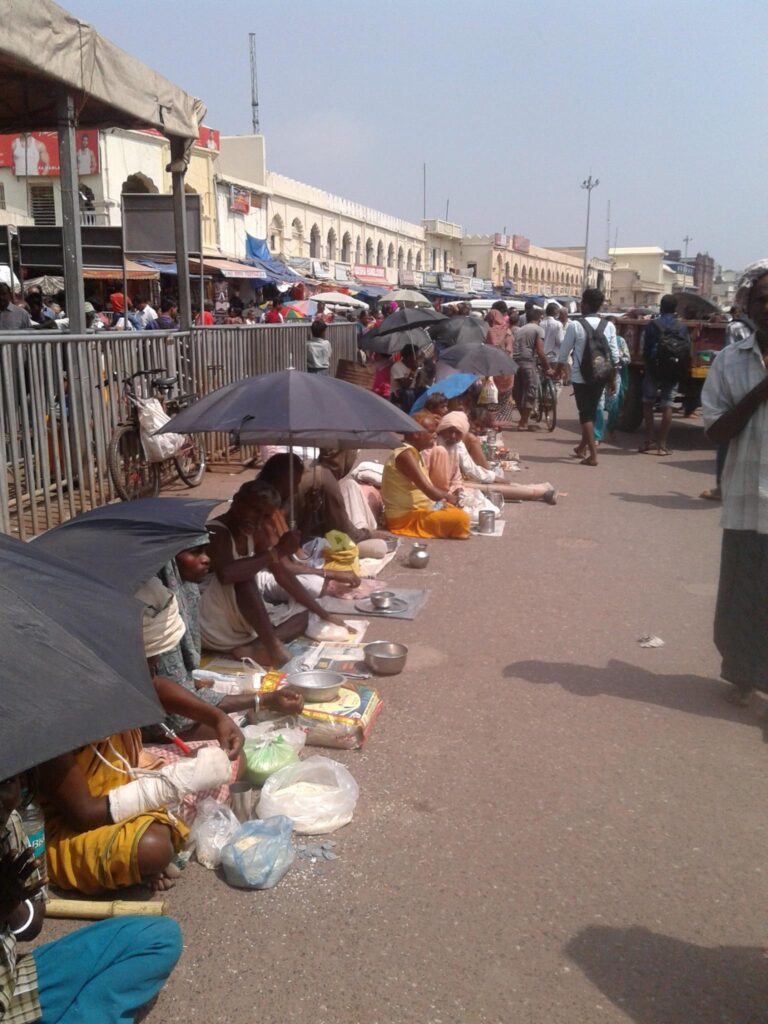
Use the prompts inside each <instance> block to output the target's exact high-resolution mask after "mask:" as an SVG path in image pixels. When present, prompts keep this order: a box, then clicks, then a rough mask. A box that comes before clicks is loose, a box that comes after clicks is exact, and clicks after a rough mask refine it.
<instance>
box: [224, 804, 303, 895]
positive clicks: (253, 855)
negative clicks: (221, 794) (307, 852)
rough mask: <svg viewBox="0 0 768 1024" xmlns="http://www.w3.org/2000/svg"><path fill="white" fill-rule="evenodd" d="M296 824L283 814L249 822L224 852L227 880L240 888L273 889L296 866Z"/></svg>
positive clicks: (232, 839) (238, 831)
mask: <svg viewBox="0 0 768 1024" xmlns="http://www.w3.org/2000/svg"><path fill="white" fill-rule="evenodd" d="M292 833H293V822H292V821H291V819H290V818H286V817H285V815H283V814H278V815H275V816H274V817H272V818H266V819H264V820H263V821H246V822H245V823H244V824H243V825H241V826H240V828H239V829H238V830H237V832H235V834H234V835H233V836H232V838H231V839H230V840H229V842H228V843H227V844H226V846H225V847H224V849H223V850H222V851H221V866H222V868H223V869H224V877H225V878H226V880H227V881H228V882H229V884H230V885H234V886H235V887H236V888H238V889H271V888H272V887H273V886H275V885H277V883H278V882H279V881H280V879H281V878H282V877H283V875H284V874H285V873H286V871H287V870H288V868H289V867H290V866H291V864H293V861H294V858H295V856H296V851H295V850H294V848H293V843H292V842H291V834H292Z"/></svg>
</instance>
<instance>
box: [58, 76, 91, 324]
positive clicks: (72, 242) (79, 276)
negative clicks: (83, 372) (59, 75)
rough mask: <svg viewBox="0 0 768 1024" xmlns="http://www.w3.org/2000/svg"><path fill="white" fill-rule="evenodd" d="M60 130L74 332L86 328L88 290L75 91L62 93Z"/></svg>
mask: <svg viewBox="0 0 768 1024" xmlns="http://www.w3.org/2000/svg"><path fill="white" fill-rule="evenodd" d="M56 107H57V125H56V129H57V134H58V138H59V159H60V164H61V171H60V182H61V223H62V230H61V240H62V245H63V249H64V292H65V295H66V297H67V316H68V317H69V330H70V332H71V333H72V334H83V333H84V332H85V310H84V308H83V307H84V305H85V292H84V290H83V244H82V238H81V236H80V197H79V193H78V189H77V149H76V144H75V101H74V98H73V96H72V94H71V93H68V92H65V93H61V94H60V95H59V97H58V100H57V103H56Z"/></svg>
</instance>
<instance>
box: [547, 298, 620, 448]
mask: <svg viewBox="0 0 768 1024" xmlns="http://www.w3.org/2000/svg"><path fill="white" fill-rule="evenodd" d="M604 302H605V296H604V295H603V293H602V292H601V291H600V289H599V288H587V289H586V291H585V292H584V294H583V295H582V296H581V313H582V319H583V320H584V321H585V322H586V323H588V324H589V325H590V326H591V327H592V328H593V329H594V330H595V331H597V332H599V333H601V334H602V336H603V337H604V338H605V341H606V343H607V345H608V349H609V351H610V356H611V362H612V364H613V366H614V367H617V366H619V364H620V362H621V357H620V356H619V347H618V345H617V343H616V328H615V327H614V325H613V324H612V323H611V322H610V320H606V319H605V318H604V317H601V316H600V309H601V307H602V305H603V303H604ZM586 340H587V335H586V331H585V330H584V327H583V326H582V324H581V323H580V322H579V321H578V320H571V321H570V322H569V324H568V326H567V327H566V329H565V337H564V338H563V341H562V344H561V345H560V354H559V356H558V360H557V370H556V371H555V375H556V377H557V378H558V379H560V378H561V377H562V376H563V374H564V372H565V368H566V365H567V363H568V357H569V356H570V355H571V353H573V369H572V371H571V381H572V383H573V392H574V395H575V397H576V408H577V409H578V410H579V422H580V423H581V441H580V442H579V444H578V445H577V446H576V447H575V448H574V450H573V451H574V455H576V457H577V458H579V459H580V460H581V465H582V466H596V465H597V445H596V443H595V418H596V416H597V409H598V406H599V405H600V399H601V398H602V396H603V391H604V390H605V388H606V387H607V388H608V389H609V390H610V391H613V390H614V389H615V387H616V380H615V374H613V373H612V374H611V375H610V378H609V380H608V383H607V384H606V383H605V382H600V383H598V382H596V381H593V380H585V379H584V378H585V375H584V373H582V361H583V360H584V354H585V346H586ZM585 365H586V364H585Z"/></svg>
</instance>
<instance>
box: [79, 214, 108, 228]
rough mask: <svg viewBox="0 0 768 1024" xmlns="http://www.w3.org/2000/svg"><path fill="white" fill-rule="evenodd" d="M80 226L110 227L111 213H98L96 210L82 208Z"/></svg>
mask: <svg viewBox="0 0 768 1024" xmlns="http://www.w3.org/2000/svg"><path fill="white" fill-rule="evenodd" d="M80 226H81V227H83V228H103V227H109V215H108V214H106V213H97V212H96V210H81V211H80Z"/></svg>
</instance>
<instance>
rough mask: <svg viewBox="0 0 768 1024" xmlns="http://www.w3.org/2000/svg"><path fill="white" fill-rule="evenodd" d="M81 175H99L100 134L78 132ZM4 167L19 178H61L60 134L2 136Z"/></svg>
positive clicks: (0, 161)
mask: <svg viewBox="0 0 768 1024" xmlns="http://www.w3.org/2000/svg"><path fill="white" fill-rule="evenodd" d="M75 140H76V149H77V173H78V175H79V176H80V177H81V178H82V177H85V176H86V175H88V174H98V173H99V133H98V132H97V131H79V132H75ZM0 167H10V168H12V170H13V173H14V174H15V175H16V177H17V178H24V177H27V178H58V177H59V175H60V174H61V163H60V158H59V137H58V135H57V134H56V132H26V133H24V134H20V135H0Z"/></svg>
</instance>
